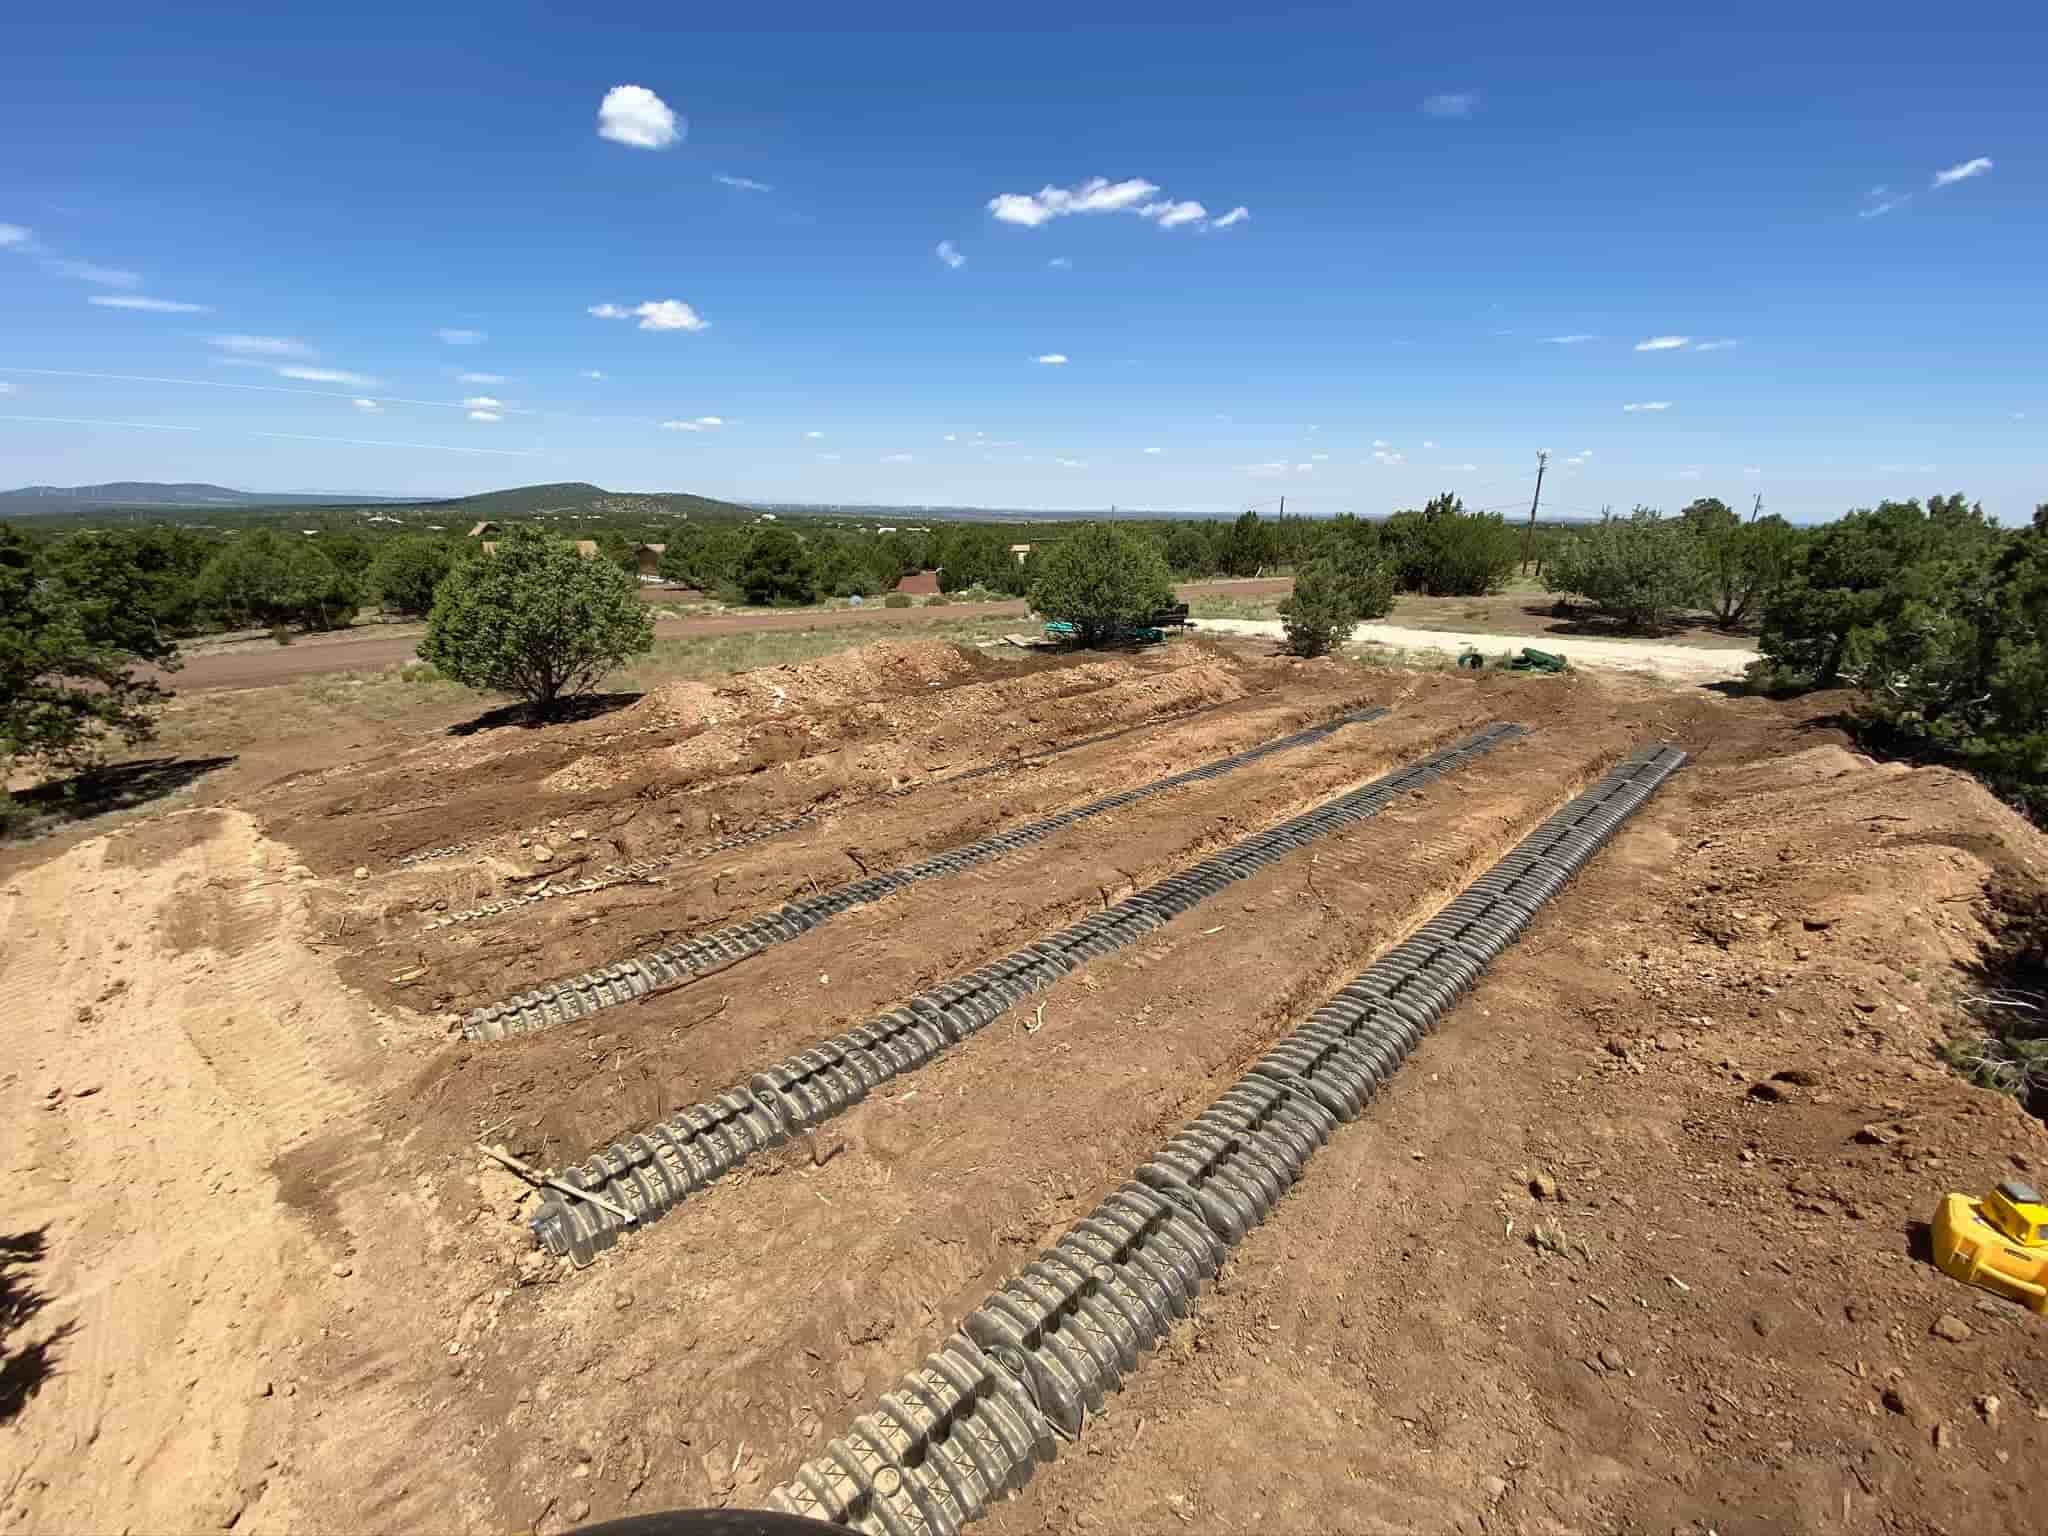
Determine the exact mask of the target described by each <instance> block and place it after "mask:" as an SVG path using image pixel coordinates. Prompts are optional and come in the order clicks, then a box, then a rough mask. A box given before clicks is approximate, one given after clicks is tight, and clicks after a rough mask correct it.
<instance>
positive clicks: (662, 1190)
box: [533, 725, 1522, 1265]
mask: <svg viewBox="0 0 2048 1536" xmlns="http://www.w3.org/2000/svg"><path fill="white" fill-rule="evenodd" d="M1521 734H1522V728H1521V727H1520V726H1519V725H1489V726H1487V727H1485V728H1484V729H1483V730H1480V731H1478V732H1476V733H1475V734H1473V735H1471V736H1468V737H1466V738H1465V739H1464V740H1463V741H1460V742H1457V743H1455V744H1453V745H1451V746H1448V747H1445V748H1443V749H1442V750H1440V751H1437V752H1432V753H1430V754H1429V755H1428V756H1426V757H1421V758H1417V759H1416V760H1415V761H1414V762H1412V763H1409V764H1407V765H1406V766H1405V767H1402V768H1399V769H1396V770H1395V771H1394V772H1392V773H1389V774H1386V775H1384V776H1383V777H1381V778H1378V779H1375V780H1373V781H1372V782H1371V783H1370V784H1367V785H1364V786H1362V787H1361V788H1358V789H1354V790H1351V791H1349V792H1347V793H1345V794H1342V795H1339V796H1337V797H1336V798H1335V799H1333V800H1329V801H1326V802H1324V803H1323V804H1322V805H1319V806H1317V807H1316V808H1315V809H1314V810H1311V811H1307V812H1305V813H1303V814H1302V815H1300V816H1296V817H1293V818H1292V819H1290V820H1288V821H1284V822H1281V823H1279V824H1278V825H1277V826H1274V827H1270V828H1268V829H1267V830H1266V831H1264V832H1258V833H1254V834H1253V835H1252V836H1250V837H1248V838H1245V839H1244V840H1243V841H1242V842H1239V843H1236V844H1233V845H1232V846H1231V847H1229V848H1226V849H1224V850H1222V851H1221V852H1219V853H1215V854H1211V855H1210V856H1209V857H1208V858H1206V859H1203V860H1202V861H1201V862H1200V863H1197V864H1194V865H1191V866H1190V867H1189V868H1187V869H1185V870H1182V871H1181V872H1179V873H1178V874H1174V875H1169V876H1168V877H1167V878H1166V879H1164V880H1161V881H1160V882H1159V883H1158V884H1156V885H1152V886H1149V887H1147V888H1146V889H1145V890H1142V891H1139V892H1136V893H1135V894H1133V895H1130V896H1126V897H1125V898H1124V899H1123V900H1122V901H1119V902H1117V903H1116V904H1114V905H1113V906H1110V907H1107V908H1105V909H1104V910H1103V911H1101V912H1095V913H1091V914H1090V915H1089V916H1087V917H1085V918H1083V919H1081V921H1079V922H1077V923H1075V924H1073V925H1072V926H1070V927H1068V928H1066V929H1064V930H1062V931H1061V932H1059V933H1056V934H1053V935H1052V936H1050V937H1049V938H1045V939H1041V940H1038V941H1036V942H1034V943H1031V944H1027V945H1025V946H1024V947H1023V948H1022V949H1019V950H1015V951H1013V952H1012V953H1010V954H1007V955H1005V956H1003V957H1002V958H1001V959H1000V960H994V961H991V962H990V963H989V964H987V965H984V966H981V967H979V968H978V969H976V970H973V971H970V972H969V973H968V974H966V975H965V976H960V977H956V978H954V979H953V980H951V981H947V982H942V983H940V984H939V985H938V986H936V987H933V988H931V989H930V990H929V991H926V992H922V993H920V994H918V995H917V996H916V997H913V998H911V999H910V1000H909V1001H908V1002H907V1003H905V1004H904V1005H903V1006H902V1007H900V1008H896V1009H893V1010H892V1011H890V1012H889V1013H886V1014H883V1015H882V1016H881V1017H880V1018H876V1019H870V1020H869V1021H868V1022H867V1023H865V1024H861V1025H857V1026H855V1027H854V1028H852V1029H850V1030H847V1031H846V1032H845V1033H844V1034H841V1035H835V1036H833V1037H832V1038H831V1039H829V1040H823V1041H820V1042H819V1043H818V1044H816V1045H814V1046H812V1047H810V1048H809V1049H808V1050H804V1051H799V1052H798V1053H797V1054H796V1055H794V1056H791V1057H789V1058H788V1059H787V1060H785V1061H782V1062H779V1063H777V1064H776V1065H775V1066H772V1067H769V1068H768V1069H767V1070H766V1071H764V1072H758V1073H756V1074H755V1075H754V1076H752V1077H751V1078H749V1079H748V1080H747V1081H746V1082H745V1083H744V1084H736V1085H734V1086H733V1087H731V1088H728V1089H726V1090H725V1091H724V1092H723V1093H720V1094H717V1095H716V1096H714V1097H713V1098H710V1099H707V1100H705V1101H704V1102H703V1103H701V1104H697V1105H694V1106H692V1107H691V1108H689V1109H685V1110H681V1111H679V1112H678V1113H676V1114H673V1115H671V1116H669V1117H668V1118H667V1119H665V1120H662V1121H660V1122H658V1123H657V1124H655V1125H654V1126H652V1127H651V1128H649V1129H648V1130H647V1131H645V1132H643V1133H642V1134H640V1135H636V1136H629V1137H627V1138H625V1139H624V1140H622V1141H618V1142H615V1143H613V1144H612V1145H611V1146H610V1147H608V1148H606V1149H605V1150H604V1151H603V1152H600V1153H599V1154H598V1155H597V1156H596V1157H594V1158H592V1159H591V1160H590V1161H589V1162H587V1163H583V1164H579V1165H574V1166H571V1167H568V1168H564V1169H562V1170H560V1173H559V1177H560V1178H562V1179H563V1180H564V1181H565V1182H567V1183H570V1184H573V1185H575V1186H576V1187H577V1188H578V1189H584V1190H589V1191H591V1192H593V1193H595V1194H599V1195H601V1196H602V1197H603V1198H604V1199H605V1200H607V1201H609V1202H610V1203H611V1204H612V1205H614V1206H617V1207H619V1209H620V1210H622V1211H624V1212H627V1213H628V1214H629V1215H630V1218H631V1223H630V1224H633V1225H639V1224H642V1223H645V1222H647V1221H650V1220H653V1219H654V1218H656V1217H658V1216H661V1215H664V1214H666V1213H667V1212H668V1211H670V1210H672V1209H674V1208H675V1207H676V1206H677V1205H678V1204H680V1203H681V1202H682V1201H683V1199H684V1198H685V1197H686V1196H688V1195H689V1194H690V1193H691V1192H692V1191H693V1190H696V1189H700V1188H702V1187H703V1186H704V1185H706V1184H708V1183H710V1182H711V1181H712V1180H713V1179H715V1178H717V1177H719V1175H721V1174H723V1173H724V1172H726V1170H728V1169H730V1168H732V1167H734V1166H735V1165H737V1164H738V1163H740V1162H741V1161H742V1160H744V1159H745V1158H747V1157H749V1156H751V1155H752V1154H753V1153H755V1152H756V1151H759V1150H760V1149H761V1148H763V1147H769V1146H773V1145H775V1144H777V1143H778V1142H782V1141H785V1140H787V1139H788V1138H789V1137H791V1136H793V1135H796V1134H798V1133H799V1132H801V1131H803V1130H806V1129H808V1128H809V1127H811V1126H813V1125H816V1124H817V1123H818V1122H819V1121H821V1120H824V1119H826V1118H827V1117H828V1116H831V1115H835V1114H837V1113H838V1112H839V1111H841V1110H843V1109H846V1108H847V1107H849V1106H851V1105H853V1104H857V1103H859V1102H860V1101H861V1100H862V1099H864V1098H866V1097H867V1095H868V1094H869V1093H870V1092H872V1091H873V1090H874V1089H876V1088H877V1087H879V1086H880V1085H881V1084H883V1083H885V1082H887V1081H888V1080H889V1079H891V1078H893V1077H895V1076H897V1075H898V1074H900V1073H904V1072H909V1071H911V1070H913V1069H915V1068H917V1067H921V1066H923V1065H924V1064H925V1063H926V1062H927V1061H930V1060H931V1059H932V1058H933V1057H934V1056H937V1055H938V1054H939V1053H940V1052H941V1051H944V1050H946V1049H947V1048H948V1047H949V1046H952V1045H956V1044H958V1043H959V1042H960V1041H962V1040H965V1039H966V1038H967V1037H968V1036H970V1035H973V1034H975V1033H977V1032H978V1031H980V1030H981V1029H983V1028H985V1027H986V1026H987V1025H989V1024H990V1023H992V1022H994V1021H995V1020H996V1019H998V1018H1000V1017H1001V1016H1002V1015H1003V1014H1005V1013H1007V1012H1009V1010H1010V1009H1011V1008H1013V1007H1015V1006H1016V1005H1017V1004H1018V1003H1020V1002H1022V1001H1023V1000H1024V999H1025V998H1026V997H1029V996H1031V995H1032V994H1034V993H1037V992H1042V991H1044V990H1046V989H1047V988H1049V987H1051V986H1053V985H1054V984H1055V983H1056V982H1058V981H1059V980H1060V979H1061V978H1062V977H1064V976H1067V975H1070V974H1071V973H1073V972H1074V971H1076V970H1078V969H1080V968H1081V967H1082V966H1084V965H1086V964H1087V963H1088V962H1089V961H1090V960H1092V959H1095V958H1096V957H1098V956H1101V955H1106V954H1109V953H1110V952H1112V951H1113V950H1119V949H1122V948H1124V947H1125V946H1127V945H1130V944H1135V943H1137V942H1138V941H1139V940H1140V939H1142V938H1144V937H1145V936H1146V935H1147V934H1149V933H1151V932H1153V931H1154V930H1155V929H1158V928H1162V927H1164V926H1165V925H1166V924H1167V923H1169V922H1171V921H1172V920H1173V919H1174V918H1176V917H1178V916H1179V915H1180V914H1181V913H1183V912H1185V911H1187V910H1188V909H1189V908H1190V907H1193V906H1195V905H1196V904H1197V903H1198V902H1201V901H1204V900H1206V899H1207V898H1208V897H1210V896H1211V895H1213V894H1215V893H1216V892H1217V891H1220V890H1222V889H1224V888H1225V887H1226V886H1229V885H1233V884H1235V883H1236V882H1238V881H1240V880H1245V879H1248V878H1250V877H1251V876H1252V875H1254V874H1256V873H1258V871H1260V870H1262V869H1264V868H1265V867H1266V866H1267V865H1269V864H1272V863H1274V862H1276V861H1277V860H1279V859H1282V858H1284V857H1286V856H1287V855H1288V854H1289V853H1291V852H1293V851H1294V850H1295V849H1297V848H1300V847H1302V846H1304V845H1306V844H1308V843H1311V842H1314V841H1315V840H1316V839H1318V838H1320V837H1323V836H1325V835H1327V834H1328V833H1331V832H1335V831H1338V830H1340V829H1342V828H1345V827H1349V826H1352V825H1355V824H1356V823H1358V822H1361V821H1364V820H1366V819H1368V818H1369V817H1372V816H1376V815H1378V814H1379V813H1380V812H1381V811H1382V810H1384V809H1385V808H1386V807H1387V806H1388V805H1390V804H1392V803H1393V802H1394V801H1396V800H1397V799H1399V798H1400V797H1401V796H1402V795H1405V794H1406V793H1408V792H1409V791H1410V790H1414V789H1418V788H1420V787H1421V786H1422V785H1424V784H1427V783H1429V782H1430V781H1431V780H1433V779H1436V778H1439V777H1441V776H1442V775H1443V774H1446V773H1449V772H1451V771H1452V770H1453V769H1456V768H1459V767H1461V766H1463V765H1464V764H1465V763H1467V762H1470V761H1471V760H1472V759H1474V758H1476V757H1478V756H1480V755H1481V754H1483V753H1486V752H1489V751H1491V750H1492V749H1493V748H1494V747H1496V746H1498V745H1500V743H1502V742H1504V741H1507V740H1510V739H1512V738H1513V737H1516V736H1519V735H1521ZM628 1224H629V1222H628V1220H627V1219H626V1218H625V1217H622V1216H620V1215H619V1214H618V1213H617V1212H615V1211H610V1210H607V1209H605V1208H604V1207H603V1206H601V1205H598V1204H596V1203H595V1202H593V1201H589V1200H582V1199H578V1198H577V1197H575V1196H573V1195H568V1194H564V1193H561V1192H559V1191H557V1192H552V1193H550V1194H549V1195H548V1196H547V1197H546V1199H545V1200H544V1201H543V1202H542V1204H541V1207H540V1209H539V1211H538V1212H537V1213H536V1214H535V1216H534V1218H533V1230H534V1236H535V1237H536V1238H537V1239H538V1241H539V1242H540V1243H541V1244H542V1245H543V1246H545V1247H546V1248H547V1249H548V1251H549V1252H551V1253H554V1254H556V1255H558V1256H559V1255H562V1254H567V1255H569V1256H570V1257H571V1258H573V1259H574V1260H575V1261H576V1263H577V1264H578V1265H583V1264H588V1263H589V1262H590V1261H591V1259H592V1258H593V1257H594V1256H595V1255H596V1254H597V1253H598V1252H599V1251H600V1250H602V1249H605V1248H609V1247H611V1246H612V1244H614V1243H615V1242H617V1241H618V1237H619V1232H620V1231H621V1229H622V1228H624V1227H625V1226H627V1225H628Z"/></svg>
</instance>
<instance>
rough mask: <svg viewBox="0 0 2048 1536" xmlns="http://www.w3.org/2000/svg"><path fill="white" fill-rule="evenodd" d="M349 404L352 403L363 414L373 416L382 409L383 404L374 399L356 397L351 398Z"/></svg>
mask: <svg viewBox="0 0 2048 1536" xmlns="http://www.w3.org/2000/svg"><path fill="white" fill-rule="evenodd" d="M349 404H351V405H353V406H354V407H355V408H356V409H357V410H359V411H361V412H363V413H364V414H365V415H370V416H375V415H377V414H378V413H379V412H380V411H382V410H383V409H384V407H383V406H381V405H379V404H378V403H377V402H376V401H374V400H363V399H356V400H351V401H350V402H349Z"/></svg>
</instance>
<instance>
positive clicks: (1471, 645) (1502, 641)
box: [1201, 619, 1757, 683]
mask: <svg viewBox="0 0 2048 1536" xmlns="http://www.w3.org/2000/svg"><path fill="white" fill-rule="evenodd" d="M1201 627H1202V629H1203V630H1204V631H1205V632H1207V633H1209V634H1220V635H1246V636H1251V637H1254V638H1258V639H1265V640H1275V641H1277V640H1279V639H1281V638H1282V637H1283V635H1284V633H1285V631H1284V629H1283V627H1282V625H1281V623H1280V621H1279V620H1278V619H1204V620H1203V621H1202V625H1201ZM1530 645H1533V646H1534V647H1536V649H1538V650H1541V651H1549V652H1552V653H1553V654H1555V655H1559V656H1563V657H1564V658H1565V659H1566V660H1568V661H1570V662H1571V663H1572V664H1573V665H1574V666H1579V667H1596V668H1600V669H1602V670H1607V671H1622V672H1643V673H1648V674H1650V675H1652V676H1655V677H1664V678H1669V679H1671V680H1672V681H1674V682H1691V683H1714V682H1723V681H1728V680H1731V679H1740V678H1741V676H1742V673H1743V669H1744V668H1745V667H1747V666H1748V665H1749V664H1750V663H1751V662H1753V661H1755V660H1756V659H1757V653H1756V652H1755V651H1752V650H1744V649H1742V648H1740V647H1738V646H1731V645H1715V646H1712V647H1706V646H1700V645H1686V644H1681V643H1678V642H1675V641H1663V640H1589V639H1582V638H1580V637H1579V636H1576V635H1542V636H1537V637H1531V636H1529V635H1527V634H1484V633H1478V632H1473V631H1466V630H1441V629H1411V628H1409V627H1407V626H1406V625H1401V624H1361V625H1359V626H1358V628H1357V629H1355V630H1353V631H1352V634H1351V639H1350V641H1349V643H1348V645H1347V647H1346V648H1347V649H1349V650H1353V651H1362V650H1366V649H1368V648H1370V647H1373V646H1383V647H1387V648H1389V649H1392V650H1396V651H1432V652H1441V653H1443V654H1445V655H1449V656H1456V655H1459V654H1461V653H1463V652H1465V651H1468V650H1476V651H1478V652H1479V653H1480V654H1481V655H1483V656H1485V657H1486V658H1487V659H1488V660H1489V661H1491V660H1492V659H1494V658H1496V657H1498V656H1499V655H1501V653H1503V652H1505V651H1515V652H1519V651H1520V650H1521V649H1522V647H1524V646H1530Z"/></svg>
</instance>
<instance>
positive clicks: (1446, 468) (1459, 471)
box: [1437, 464, 1479, 475]
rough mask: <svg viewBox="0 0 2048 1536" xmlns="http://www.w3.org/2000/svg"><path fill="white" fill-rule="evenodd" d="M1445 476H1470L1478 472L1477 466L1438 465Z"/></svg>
mask: <svg viewBox="0 0 2048 1536" xmlns="http://www.w3.org/2000/svg"><path fill="white" fill-rule="evenodd" d="M1437 468H1439V469H1440V470H1442V471H1443V472H1444V473H1445V474H1447V475H1470V474H1476V473H1477V472H1478V469H1479V466H1478V465H1477V464H1440V465H1438V466H1437Z"/></svg>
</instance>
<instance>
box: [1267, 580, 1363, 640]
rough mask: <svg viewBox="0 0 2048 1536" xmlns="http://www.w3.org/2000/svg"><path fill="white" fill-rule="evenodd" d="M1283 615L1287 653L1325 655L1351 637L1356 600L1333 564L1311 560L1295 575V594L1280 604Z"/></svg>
mask: <svg viewBox="0 0 2048 1536" xmlns="http://www.w3.org/2000/svg"><path fill="white" fill-rule="evenodd" d="M1280 615H1281V623H1282V624H1283V625H1284V626H1285V628H1286V631H1287V649H1288V650H1290V651H1292V652H1293V653H1294V654H1295V655H1297V656H1324V655H1327V654H1328V653H1329V652H1330V651H1331V650H1333V649H1335V648H1336V647H1337V646H1340V645H1342V644H1343V643H1344V642H1345V641H1346V640H1348V639H1350V638H1351V631H1352V629H1353V628H1355V627H1356V625H1357V623H1358V607H1357V598H1356V597H1355V595H1354V594H1353V592H1352V590H1351V589H1350V587H1349V586H1348V585H1346V583H1345V580H1344V575H1343V573H1342V571H1340V570H1339V569H1338V567H1337V565H1336V563H1335V562H1334V561H1330V560H1311V561H1310V562H1309V563H1308V564H1307V565H1305V566H1303V567H1302V568H1301V569H1300V570H1299V571H1297V572H1296V573H1295V576H1294V591H1293V593H1292V594H1291V595H1290V596H1288V598H1287V599H1286V600H1285V601H1284V602H1282V603H1281V604H1280Z"/></svg>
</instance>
